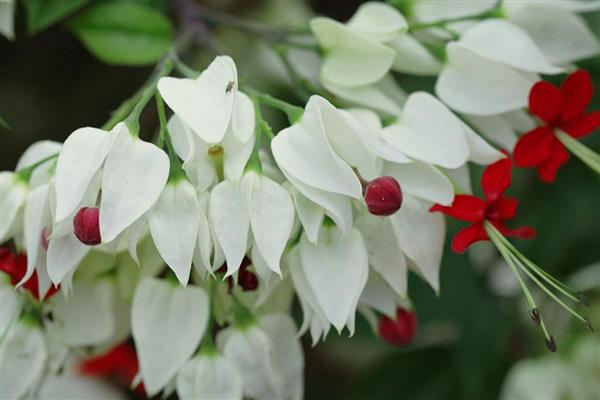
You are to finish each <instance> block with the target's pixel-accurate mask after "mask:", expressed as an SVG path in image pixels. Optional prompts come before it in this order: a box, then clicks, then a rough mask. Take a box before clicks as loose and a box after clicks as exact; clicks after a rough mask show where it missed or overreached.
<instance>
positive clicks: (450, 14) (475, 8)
mask: <svg viewBox="0 0 600 400" xmlns="http://www.w3.org/2000/svg"><path fill="white" fill-rule="evenodd" d="M519 1H520V0H519ZM495 4H496V1H495V0H480V1H438V0H420V1H418V2H415V3H414V6H413V7H412V12H413V14H414V16H415V19H416V20H418V21H420V22H434V21H439V20H442V19H452V18H459V17H468V16H471V15H473V16H474V15H477V14H481V13H482V12H484V11H487V10H489V9H491V8H493V7H494V5H495Z"/></svg>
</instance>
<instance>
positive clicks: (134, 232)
mask: <svg viewBox="0 0 600 400" xmlns="http://www.w3.org/2000/svg"><path fill="white" fill-rule="evenodd" d="M125 233H126V236H127V251H128V253H129V256H130V257H131V259H132V260H133V261H134V262H135V263H136V264H137V265H138V266H139V265H140V260H139V257H138V254H137V247H138V245H139V243H140V242H141V241H142V239H144V237H146V235H147V234H148V220H147V218H146V216H143V217H141V218H140V219H138V220H137V221H135V222H134V223H133V225H131V226H130V227H129V228H127V231H125Z"/></svg>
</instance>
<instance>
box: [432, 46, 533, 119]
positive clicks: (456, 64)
mask: <svg viewBox="0 0 600 400" xmlns="http://www.w3.org/2000/svg"><path fill="white" fill-rule="evenodd" d="M446 51H447V54H448V60H449V63H448V64H446V66H445V67H444V68H443V70H442V72H441V73H440V76H439V77H438V80H437V82H436V85H435V92H436V94H437V95H438V96H439V98H440V99H442V101H444V103H446V104H448V106H450V108H452V109H454V110H456V111H459V112H464V113H467V114H475V115H494V114H499V113H503V112H507V111H512V110H516V109H519V108H524V107H526V106H527V98H528V95H529V90H530V89H531V87H532V86H533V84H534V83H535V82H536V81H538V80H539V79H538V78H537V77H536V76H531V75H529V74H522V73H519V71H517V70H515V69H513V68H511V67H509V66H507V65H503V64H501V63H498V62H494V61H491V60H488V59H485V58H483V57H481V56H478V55H477V54H475V53H473V52H472V51H470V50H468V49H467V48H465V47H463V46H462V45H461V44H459V43H456V42H452V43H449V44H448V45H447V46H446ZM490 93H493V94H494V95H493V96H490Z"/></svg>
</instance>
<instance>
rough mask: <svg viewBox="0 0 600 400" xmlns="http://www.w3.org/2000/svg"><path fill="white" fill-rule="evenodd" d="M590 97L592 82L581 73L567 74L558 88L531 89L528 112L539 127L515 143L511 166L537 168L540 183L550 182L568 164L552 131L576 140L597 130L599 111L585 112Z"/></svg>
mask: <svg viewBox="0 0 600 400" xmlns="http://www.w3.org/2000/svg"><path fill="white" fill-rule="evenodd" d="M593 93H594V86H593V84H592V79H591V78H590V75H589V74H588V73H587V72H586V71H584V70H579V71H576V72H574V73H572V74H570V75H569V76H568V77H567V78H566V79H565V80H564V82H563V84H562V86H561V87H560V88H558V87H556V86H554V85H553V84H551V83H549V82H546V81H540V82H537V83H536V84H535V85H533V87H532V88H531V92H530V93H529V110H530V112H531V114H533V115H535V116H536V117H539V118H540V119H541V120H542V122H543V125H542V126H540V127H537V128H535V129H533V130H532V131H529V132H527V133H526V134H524V135H523V136H522V137H521V138H520V139H519V141H518V142H517V144H516V146H515V149H514V159H515V164H516V165H518V166H519V167H529V168H531V167H537V170H538V176H539V177H540V179H541V180H542V181H544V182H553V181H554V179H555V178H556V173H557V171H558V169H559V168H560V167H561V166H562V165H563V164H564V163H566V162H567V161H568V160H569V153H568V152H567V150H566V149H565V146H564V145H563V144H562V143H561V141H560V140H558V139H557V137H556V130H557V129H560V130H562V131H563V132H565V133H567V134H568V135H569V136H571V137H573V138H575V139H580V138H582V137H584V136H586V135H589V134H590V133H592V132H593V131H594V130H596V129H597V128H598V127H600V111H594V112H590V113H586V112H585V109H586V107H587V106H588V104H589V103H590V101H591V100H592V95H593Z"/></svg>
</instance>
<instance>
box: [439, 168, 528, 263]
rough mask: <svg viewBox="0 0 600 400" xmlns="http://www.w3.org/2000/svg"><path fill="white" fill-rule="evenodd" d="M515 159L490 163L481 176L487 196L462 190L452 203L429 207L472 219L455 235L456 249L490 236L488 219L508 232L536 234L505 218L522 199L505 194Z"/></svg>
mask: <svg viewBox="0 0 600 400" xmlns="http://www.w3.org/2000/svg"><path fill="white" fill-rule="evenodd" d="M511 169H512V165H511V161H510V158H504V159H502V160H500V161H497V162H495V163H494V164H491V165H489V166H488V167H487V168H486V169H485V171H484V172H483V175H482V177H481V187H482V188H483V193H484V195H485V199H481V198H479V197H477V196H473V195H464V194H459V195H456V196H454V201H453V202H452V205H451V206H449V207H447V206H442V205H439V204H436V205H434V206H433V207H431V209H430V210H429V211H432V212H435V211H439V212H442V213H444V214H446V215H449V216H451V217H453V218H456V219H459V220H461V221H467V222H471V225H469V226H467V227H466V228H463V229H462V230H460V231H459V232H458V233H457V234H456V236H454V239H452V250H453V251H454V252H456V253H463V252H464V251H465V250H466V249H467V248H468V247H469V246H470V245H471V244H473V243H475V242H479V241H482V240H489V237H488V234H487V232H486V231H485V226H484V222H485V221H488V222H490V223H492V224H493V225H494V226H495V227H496V229H498V230H499V231H500V233H502V234H503V235H504V236H514V237H519V238H522V239H529V238H531V237H533V236H535V230H534V229H533V228H529V227H523V228H518V229H509V228H507V227H506V226H505V225H504V222H503V221H506V220H509V219H512V218H513V217H514V216H515V214H516V213H517V206H518V201H517V199H515V198H511V197H505V196H504V192H505V191H506V189H508V187H509V186H510V181H511Z"/></svg>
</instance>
